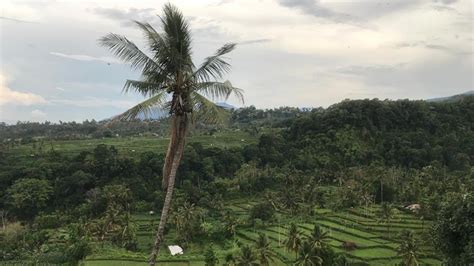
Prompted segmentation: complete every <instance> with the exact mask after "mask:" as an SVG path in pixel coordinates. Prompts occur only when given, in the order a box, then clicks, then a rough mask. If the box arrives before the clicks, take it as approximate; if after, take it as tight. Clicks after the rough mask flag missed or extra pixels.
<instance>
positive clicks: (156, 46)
mask: <svg viewBox="0 0 474 266" xmlns="http://www.w3.org/2000/svg"><path fill="white" fill-rule="evenodd" d="M134 22H135V24H137V26H138V27H139V28H140V29H141V30H142V31H143V34H144V35H145V37H146V39H147V41H148V45H149V46H150V49H151V50H152V51H155V52H156V51H163V50H166V46H167V44H166V42H165V40H164V39H163V37H162V36H161V34H159V33H158V32H157V31H156V30H155V29H154V28H153V27H152V26H151V25H150V24H149V23H146V22H140V21H136V20H134Z"/></svg>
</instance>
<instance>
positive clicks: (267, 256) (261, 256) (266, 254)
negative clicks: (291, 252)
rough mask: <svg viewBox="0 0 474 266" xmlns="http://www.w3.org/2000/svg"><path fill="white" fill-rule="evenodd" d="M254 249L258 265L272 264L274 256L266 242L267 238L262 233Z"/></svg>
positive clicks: (268, 243) (268, 242)
mask: <svg viewBox="0 0 474 266" xmlns="http://www.w3.org/2000/svg"><path fill="white" fill-rule="evenodd" d="M255 249H256V251H257V257H258V260H259V261H260V265H270V262H273V257H274V255H273V253H272V251H271V248H270V241H268V237H267V236H266V235H264V234H263V233H260V234H259V235H258V239H257V242H256V243H255Z"/></svg>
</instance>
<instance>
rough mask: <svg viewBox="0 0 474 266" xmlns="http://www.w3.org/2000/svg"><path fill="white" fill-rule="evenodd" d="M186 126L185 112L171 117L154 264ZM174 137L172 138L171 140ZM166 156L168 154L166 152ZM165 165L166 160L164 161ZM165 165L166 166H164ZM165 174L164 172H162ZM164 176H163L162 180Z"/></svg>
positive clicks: (167, 211) (153, 255)
mask: <svg viewBox="0 0 474 266" xmlns="http://www.w3.org/2000/svg"><path fill="white" fill-rule="evenodd" d="M187 128H188V117H187V114H183V115H176V116H175V117H173V125H172V129H171V140H170V146H173V147H171V148H168V152H170V151H174V152H173V153H174V154H173V156H172V158H173V159H172V161H171V164H170V170H169V176H168V177H167V189H166V196H165V202H164V204H163V210H162V211H161V217H160V224H159V225H158V231H157V232H156V238H155V245H154V247H153V251H152V253H151V256H150V261H149V264H150V266H154V265H155V263H156V257H157V255H158V253H159V251H160V246H161V243H162V241H163V233H164V230H165V225H166V221H167V219H168V213H169V209H170V207H171V199H172V197H173V190H174V183H175V180H176V172H177V171H178V167H179V164H180V162H181V158H182V155H183V152H184V143H185V137H186V132H187ZM173 139H174V140H173ZM167 157H168V154H167ZM165 165H166V162H165ZM165 167H166V166H165ZM163 174H165V173H163ZM165 178H166V177H165V176H163V180H164V179H165Z"/></svg>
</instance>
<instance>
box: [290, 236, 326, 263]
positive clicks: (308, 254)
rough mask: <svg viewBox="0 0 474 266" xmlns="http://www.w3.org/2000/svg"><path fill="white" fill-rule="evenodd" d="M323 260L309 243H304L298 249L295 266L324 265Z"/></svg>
mask: <svg viewBox="0 0 474 266" xmlns="http://www.w3.org/2000/svg"><path fill="white" fill-rule="evenodd" d="M322 264H323V259H322V258H321V257H319V256H318V253H317V251H316V249H315V248H314V247H313V245H312V244H311V243H310V242H309V241H304V242H303V244H302V245H301V246H300V248H299V249H298V257H297V258H296V261H295V263H294V265H301V266H313V265H322Z"/></svg>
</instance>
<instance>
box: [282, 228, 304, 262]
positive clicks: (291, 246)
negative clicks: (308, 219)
mask: <svg viewBox="0 0 474 266" xmlns="http://www.w3.org/2000/svg"><path fill="white" fill-rule="evenodd" d="M300 235H301V233H300V231H299V230H298V227H297V226H296V224H294V223H291V224H290V228H289V229H288V237H287V238H286V240H285V242H284V243H285V248H286V250H288V251H293V252H295V254H296V253H297V252H298V249H299V247H300V246H301V236H300Z"/></svg>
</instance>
